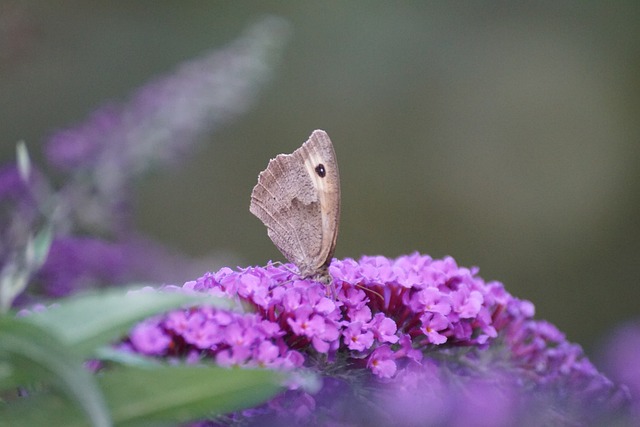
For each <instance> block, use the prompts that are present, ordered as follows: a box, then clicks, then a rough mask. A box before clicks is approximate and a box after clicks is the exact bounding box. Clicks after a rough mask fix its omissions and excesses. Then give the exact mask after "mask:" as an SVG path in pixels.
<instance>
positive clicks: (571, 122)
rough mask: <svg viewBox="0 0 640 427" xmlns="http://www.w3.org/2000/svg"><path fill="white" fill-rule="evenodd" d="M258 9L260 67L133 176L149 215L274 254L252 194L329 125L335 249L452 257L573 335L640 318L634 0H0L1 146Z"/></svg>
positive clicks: (160, 235) (639, 69)
mask: <svg viewBox="0 0 640 427" xmlns="http://www.w3.org/2000/svg"><path fill="white" fill-rule="evenodd" d="M265 14H272V15H276V16H279V17H281V18H283V19H284V20H286V21H287V22H288V25H289V31H290V38H289V42H288V44H287V45H286V47H285V49H284V53H283V57H282V58H281V60H280V62H279V64H278V65H277V67H276V69H275V72H274V74H273V77H272V79H271V80H270V81H269V82H268V83H267V84H266V85H265V86H264V87H263V88H262V90H261V92H260V94H259V96H258V98H257V102H256V103H255V105H254V106H253V108H252V109H251V110H250V111H249V112H248V113H247V114H245V115H244V116H242V117H241V118H239V119H237V120H235V121H234V122H233V123H230V124H228V125H226V126H224V127H222V128H219V129H217V130H216V132H215V133H212V134H211V135H209V136H208V137H207V138H206V139H205V140H204V141H203V143H202V144H201V145H200V146H199V148H198V150H197V151H196V152H195V153H194V155H192V156H191V157H190V158H189V159H188V161H186V162H185V163H183V164H182V167H181V168H178V169H171V170H167V172H166V173H160V172H157V173H155V174H154V175H153V176H149V177H146V178H145V179H144V180H143V181H142V182H139V183H138V184H137V187H136V194H137V196H136V201H135V202H136V206H135V209H136V221H137V224H138V227H139V228H140V229H141V230H142V231H143V232H144V233H146V234H147V235H149V236H151V237H153V238H155V239H157V240H159V241H161V242H163V243H165V244H166V245H168V246H171V247H173V248H175V249H176V250H178V251H181V252H184V253H186V254H188V255H190V256H193V257H197V258H203V259H208V260H210V267H209V268H211V269H214V268H218V267H220V265H219V264H220V263H221V262H224V263H228V264H231V266H235V265H248V264H264V263H266V261H268V260H269V259H274V260H281V259H282V256H281V255H280V254H279V253H278V252H277V250H276V249H275V247H273V245H272V244H271V242H270V240H269V239H268V238H267V235H266V230H265V229H264V227H263V225H262V224H261V223H260V222H259V221H258V220H257V219H256V218H254V217H253V216H252V215H251V214H250V213H249V210H248V206H249V195H250V193H251V189H252V187H253V185H254V184H255V182H256V178H257V175H258V172H260V171H261V170H262V169H264V168H265V167H266V164H267V162H268V160H269V158H271V157H274V156H275V155H276V154H278V153H281V152H287V153H288V152H291V151H292V150H294V149H295V148H297V147H298V146H299V145H300V144H301V143H302V142H303V141H304V140H305V139H306V138H307V136H308V135H309V134H310V132H311V131H312V130H313V129H316V128H322V129H325V130H327V131H328V132H329V134H330V135H331V137H332V139H333V141H334V145H335V148H336V151H337V156H338V159H339V164H340V173H341V180H342V222H341V227H340V235H339V240H338V246H337V251H336V256H337V257H354V258H357V257H359V256H360V255H363V254H371V255H373V254H383V255H386V256H390V257H393V256H397V255H400V254H405V253H410V252H413V251H420V252H423V253H428V254H431V255H432V256H434V257H441V256H444V255H452V256H454V257H455V258H456V259H457V260H458V262H459V263H460V264H462V265H467V266H472V265H475V266H479V267H480V269H481V273H480V274H481V275H482V276H483V277H484V278H485V279H487V280H499V281H502V282H503V283H505V285H506V288H507V289H508V290H509V291H510V292H511V293H512V294H514V295H517V296H519V297H521V298H526V299H529V300H531V301H532V302H534V304H535V305H536V308H537V317H538V318H544V319H547V320H549V321H551V322H553V323H555V324H556V325H558V326H559V328H560V329H561V330H563V331H564V332H566V333H567V335H568V338H569V339H570V340H572V341H576V342H578V343H580V344H582V345H583V346H584V347H585V348H586V350H587V352H595V349H596V348H597V345H598V343H600V342H601V340H602V339H603V338H604V337H606V335H607V333H608V332H609V331H611V330H612V329H613V328H614V326H615V325H617V324H620V323H621V322H624V321H626V320H630V319H634V318H636V317H637V316H638V315H640V303H639V299H640V3H638V2H635V1H626V2H625V1H619V2H580V1H575V2H535V3H532V2H527V3H525V2H518V3H515V2H513V3H510V2H470V1H467V2H424V1H408V2H402V3H399V2H370V1H366V2H365V1H350V2H339V1H329V2H280V1H262V2H251V1H235V2H201V1H181V2H169V1H157V0H154V1H151V0H145V1H136V2H129V1H110V2H92V1H89V2H87V1H71V0H67V1H62V2H55V4H54V3H52V2H38V1H17V0H15V1H14V0H0V130H1V131H2V133H1V135H0V136H1V138H2V143H0V160H2V163H6V162H9V161H11V159H12V158H13V156H14V147H15V143H16V141H18V140H25V141H26V142H27V144H28V146H29V148H30V152H31V154H32V157H33V158H34V160H35V161H36V162H38V161H41V160H42V154H41V152H40V149H39V147H40V145H41V144H42V143H43V141H45V140H46V138H47V136H48V135H50V134H51V133H52V132H53V131H55V130H56V129H60V128H65V127H69V126H72V125H73V124H74V123H78V122H81V121H82V120H84V119H85V118H86V117H87V116H88V115H89V114H90V113H91V111H93V110H94V109H96V108H97V107H99V106H100V105H101V104H103V103H104V102H105V101H113V100H115V101H119V100H124V99H127V96H128V94H130V93H132V91H134V90H135V88H137V87H139V86H141V85H143V84H144V83H145V82H147V81H149V80H150V79H151V78H153V77H155V76H157V75H160V74H163V73H167V72H170V71H171V70H172V69H174V68H175V67H176V66H177V65H178V64H179V63H181V62H182V61H185V60H188V59H190V58H193V57H196V56H198V55H199V54H201V53H202V52H204V51H207V50H209V49H211V48H215V47H218V46H219V47H222V46H224V45H225V44H226V43H228V42H229V41H231V40H233V39H234V38H236V37H238V36H239V35H240V34H241V33H242V31H243V30H244V29H245V28H246V27H247V26H248V25H250V24H251V23H253V22H255V21H256V20H257V19H259V18H260V17H262V16H264V15H265ZM221 260H223V261H221ZM201 273H202V272H199V273H194V274H201ZM194 277H195V276H194ZM192 278H193V277H184V280H185V281H186V280H189V279H192Z"/></svg>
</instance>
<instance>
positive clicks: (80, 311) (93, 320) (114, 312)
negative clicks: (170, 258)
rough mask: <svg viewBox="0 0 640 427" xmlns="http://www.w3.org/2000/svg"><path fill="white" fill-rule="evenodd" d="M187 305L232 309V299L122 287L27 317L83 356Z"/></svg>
mask: <svg viewBox="0 0 640 427" xmlns="http://www.w3.org/2000/svg"><path fill="white" fill-rule="evenodd" d="M186 304H192V305H196V304H198V305H215V306H217V307H221V308H227V309H229V308H232V307H234V303H233V302H231V301H230V300H225V299H221V298H213V297H211V296H207V295H200V296H195V295H187V294H183V293H179V292H156V291H145V290H140V291H136V292H130V293H125V292H124V291H123V290H112V291H108V292H103V293H98V294H91V295H84V296H78V297H73V298H69V299H67V300H64V301H61V302H60V303H59V304H58V305H59V306H56V307H52V308H51V309H49V310H46V311H43V312H40V313H34V314H32V315H31V316H28V317H27V318H26V319H28V320H29V321H31V322H33V323H36V324H38V325H40V326H42V327H44V328H48V329H50V330H51V331H52V332H53V333H55V334H56V335H58V336H59V337H60V338H61V339H62V340H63V341H65V342H66V343H68V344H69V345H71V346H73V347H74V349H75V350H76V351H78V352H79V354H80V356H82V357H89V356H91V355H92V354H93V352H94V351H95V349H96V348H98V347H100V346H103V345H106V344H108V343H110V342H112V341H113V340H115V339H117V338H119V337H121V336H122V335H124V334H125V333H127V332H128V331H129V329H130V328H131V327H132V326H133V325H134V324H135V323H136V322H138V321H140V320H142V319H145V318H148V317H150V316H153V315H155V314H158V313H161V312H165V311H167V310H170V309H172V308H177V307H180V306H183V305H186Z"/></svg>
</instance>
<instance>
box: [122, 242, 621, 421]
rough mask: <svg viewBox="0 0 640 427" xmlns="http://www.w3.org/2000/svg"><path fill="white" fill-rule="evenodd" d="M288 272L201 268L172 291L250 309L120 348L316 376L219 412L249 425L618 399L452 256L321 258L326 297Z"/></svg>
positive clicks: (564, 411)
mask: <svg viewBox="0 0 640 427" xmlns="http://www.w3.org/2000/svg"><path fill="white" fill-rule="evenodd" d="M292 271H295V267H294V266H292V265H282V266H274V265H267V266H265V267H250V268H245V269H240V270H239V271H234V270H231V269H229V268H223V269H221V270H219V271H217V272H215V273H207V274H205V275H204V276H203V277H201V278H199V279H197V280H195V281H192V282H188V283H186V284H185V285H184V286H183V289H184V290H185V291H189V292H202V293H207V294H212V295H217V296H226V297H230V298H233V299H237V300H240V301H242V302H243V303H244V305H245V306H249V307H251V308H252V310H251V311H250V312H244V313H238V312H228V311H222V310H219V309H215V308H211V307H205V308H191V309H188V310H184V311H179V312H173V313H170V314H168V315H165V316H163V317H158V318H155V319H151V320H148V321H147V322H145V323H144V324H142V325H140V326H139V327H137V328H136V329H134V330H133V331H132V333H131V335H130V336H129V338H128V339H127V340H126V341H124V342H123V343H122V346H123V347H124V348H127V349H130V350H131V351H135V352H138V353H141V354H145V355H152V356H158V357H164V358H171V359H174V358H183V359H186V360H190V361H194V360H203V361H205V360H210V361H215V362H216V363H218V364H221V365H224V366H261V367H267V368H273V369H285V370H292V369H308V370H312V371H314V372H316V373H317V374H318V375H319V376H320V377H321V378H322V379H323V383H324V385H323V387H322V389H321V390H320V391H319V392H317V393H315V394H311V393H309V392H308V391H305V390H304V389H302V388H299V384H291V387H290V388H291V390H290V391H289V392H287V393H285V394H284V395H282V396H279V397H278V398H276V399H274V400H273V401H272V402H270V403H269V404H267V405H266V406H265V407H264V408H261V410H259V411H258V410H257V411H253V412H250V413H246V412H245V413H243V414H234V415H233V416H232V418H233V419H234V420H235V421H237V420H238V418H245V421H246V422H248V423H255V425H270V424H273V425H276V424H278V425H281V423H282V422H285V421H286V422H288V423H291V422H292V420H294V419H296V420H297V421H296V422H298V423H301V424H303V425H331V424H336V425H365V424H366V425H390V424H392V423H393V424H397V423H400V424H401V425H472V424H473V425H478V424H477V423H478V422H479V421H480V420H482V419H484V420H486V422H485V423H484V424H483V425H514V424H513V423H514V422H515V423H518V422H521V423H524V424H527V423H528V424H527V425H547V424H549V423H550V424H558V423H561V424H562V423H568V424H576V425H583V424H588V423H590V422H596V421H598V422H599V421H608V420H612V419H614V418H615V417H617V416H619V414H620V413H621V411H623V410H626V408H627V401H628V396H627V394H626V391H625V389H622V388H618V387H616V386H615V385H614V384H613V383H612V382H611V381H609V380H608V379H607V378H606V377H604V376H603V375H602V374H600V373H599V372H598V371H597V370H596V369H595V368H594V366H593V365H592V364H591V363H590V362H589V360H588V359H587V358H586V357H585V355H584V354H583V352H582V350H581V349H580V347H579V346H577V345H575V344H571V343H568V342H567V341H566V340H565V338H564V335H563V334H561V333H560V332H559V331H558V330H557V329H556V328H555V327H553V325H550V324H548V323H546V322H541V321H536V320H534V319H533V315H534V308H533V305H532V304H531V303H530V302H528V301H522V300H519V299H517V298H515V297H513V296H511V295H510V294H509V293H508V292H506V291H505V289H504V287H503V286H502V284H500V283H498V282H489V283H487V282H485V281H484V280H483V279H482V278H480V277H479V276H478V275H477V273H478V269H476V268H472V269H469V268H464V267H460V266H458V265H457V263H456V262H455V260H454V259H453V258H450V257H447V258H444V259H432V258H431V257H429V256H425V255H420V254H417V253H415V254H412V255H408V256H401V257H399V258H397V259H388V258H385V257H381V256H378V257H363V258H361V259H360V260H359V261H355V260H353V259H344V260H334V261H333V263H332V264H331V267H330V269H329V272H330V275H331V277H332V279H333V286H334V287H335V291H336V292H335V298H334V296H333V295H331V292H327V289H326V287H325V286H326V285H324V284H322V283H318V282H314V281H313V280H309V279H304V280H302V279H300V278H298V277H297V276H296V275H295V274H294V273H292ZM327 295H331V296H327ZM536 420H540V423H537V422H536ZM363 423H365V424H363ZM545 423H546V424H545Z"/></svg>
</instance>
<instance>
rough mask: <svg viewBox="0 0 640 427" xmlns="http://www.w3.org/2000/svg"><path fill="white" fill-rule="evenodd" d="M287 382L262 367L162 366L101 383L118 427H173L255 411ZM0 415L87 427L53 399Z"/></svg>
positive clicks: (18, 421) (108, 376) (119, 373)
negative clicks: (244, 411) (254, 409)
mask: <svg viewBox="0 0 640 427" xmlns="http://www.w3.org/2000/svg"><path fill="white" fill-rule="evenodd" d="M282 379H283V375H282V374H279V373H276V372H274V371H267V370H258V369H237V368H236V369H223V368H217V367H205V366H163V367H160V368H153V369H140V368H133V367H128V368H123V369H117V370H115V371H112V372H106V373H104V374H103V375H102V376H101V377H100V379H99V380H100V385H101V386H102V388H103V390H104V394H105V397H106V400H107V401H108V405H109V409H110V410H111V414H112V418H113V421H114V424H115V425H117V426H122V427H133V426H158V425H165V424H171V425H174V424H175V423H180V422H186V421H189V420H197V419H203V418H207V417H213V416H216V415H221V414H225V413H229V412H232V411H237V410H240V409H245V408H250V407H254V406H256V405H258V404H261V403H263V402H265V401H266V400H267V399H269V398H271V397H273V396H274V395H275V394H276V393H277V392H279V391H280V390H282V387H281V385H280V384H281V381H282ZM43 412H44V413H46V416H45V414H43ZM0 416H3V417H4V418H3V419H6V420H8V421H9V422H10V423H13V424H11V425H64V426H67V427H75V426H84V425H86V423H85V422H84V421H83V419H82V417H81V414H80V413H79V412H78V411H77V410H75V409H74V408H69V407H68V406H65V405H64V404H63V402H61V401H60V399H59V398H57V397H56V396H54V395H40V396H35V397H34V398H33V399H31V398H30V399H24V402H19V403H18V404H17V405H13V406H12V407H10V408H7V409H6V411H4V414H3V413H2V411H0ZM45 421H48V422H46V423H45Z"/></svg>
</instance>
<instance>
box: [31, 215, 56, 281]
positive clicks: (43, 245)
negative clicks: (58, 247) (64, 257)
mask: <svg viewBox="0 0 640 427" xmlns="http://www.w3.org/2000/svg"><path fill="white" fill-rule="evenodd" d="M52 241H53V225H51V224H46V225H45V226H44V227H42V229H41V230H40V231H38V233H37V234H36V235H35V236H33V237H32V238H30V239H29V241H28V242H27V248H26V251H25V258H26V263H27V265H28V266H30V267H31V268H32V269H33V270H37V269H39V268H40V267H42V264H44V263H45V261H46V260H47V256H48V255H49V248H51V242H52Z"/></svg>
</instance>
